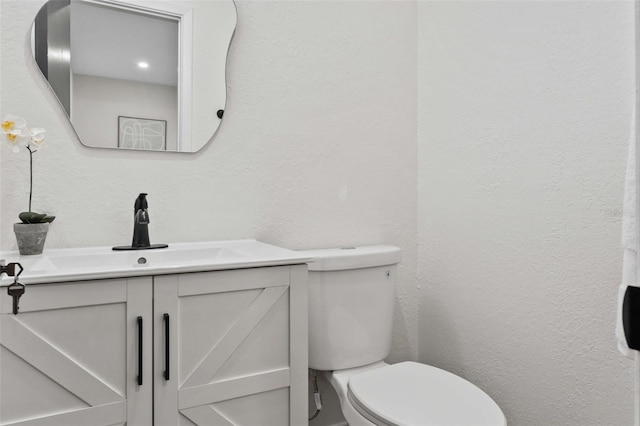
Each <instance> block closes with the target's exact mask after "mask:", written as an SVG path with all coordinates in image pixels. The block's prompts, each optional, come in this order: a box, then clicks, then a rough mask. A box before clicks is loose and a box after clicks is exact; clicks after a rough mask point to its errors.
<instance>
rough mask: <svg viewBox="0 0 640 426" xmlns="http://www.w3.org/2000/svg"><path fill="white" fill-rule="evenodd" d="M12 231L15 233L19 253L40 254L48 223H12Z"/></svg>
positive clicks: (47, 230)
mask: <svg viewBox="0 0 640 426" xmlns="http://www.w3.org/2000/svg"><path fill="white" fill-rule="evenodd" d="M13 232H15V234H16V241H17V242H18V250H20V254H42V250H43V249H44V241H45V240H46V238H47V232H49V224H48V223H14V224H13Z"/></svg>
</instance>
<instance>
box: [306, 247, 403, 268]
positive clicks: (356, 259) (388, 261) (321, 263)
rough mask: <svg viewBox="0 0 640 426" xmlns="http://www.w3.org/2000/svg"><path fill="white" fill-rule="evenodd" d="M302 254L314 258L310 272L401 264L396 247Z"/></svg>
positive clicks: (350, 248) (324, 250)
mask: <svg viewBox="0 0 640 426" xmlns="http://www.w3.org/2000/svg"><path fill="white" fill-rule="evenodd" d="M301 252H302V253H304V254H305V256H308V257H313V258H314V261H313V262H311V263H309V270H310V271H340V270H344V269H359V268H371V267H375V266H384V265H394V264H396V263H400V248H399V247H396V246H387V245H375V246H361V247H341V248H333V249H320V250H303V251H301Z"/></svg>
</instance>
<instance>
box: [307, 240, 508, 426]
mask: <svg viewBox="0 0 640 426" xmlns="http://www.w3.org/2000/svg"><path fill="white" fill-rule="evenodd" d="M305 254H308V255H309V256H312V257H314V258H315V261H314V262H313V263H310V264H309V368H312V369H314V370H321V371H324V372H325V374H326V376H327V378H328V380H329V382H330V383H331V384H332V385H333V387H334V389H335V390H336V393H337V394H338V397H339V399H340V405H341V408H342V413H343V414H344V417H345V419H346V420H347V422H348V423H349V425H350V426H365V425H366V426H371V425H377V426H387V425H398V426H400V425H402V426H505V425H506V424H507V422H506V419H505V417H504V414H503V413H502V411H501V410H500V408H499V407H498V405H497V404H496V403H495V402H494V401H493V400H492V399H491V398H490V397H489V396H488V395H487V394H486V393H484V392H483V391H482V390H480V389H479V388H478V387H476V386H474V385H473V384H471V383H469V382H468V381H466V380H464V379H462V378H461V377H458V376H456V375H455V374H452V373H449V372H447V371H444V370H441V369H439V368H436V367H431V366H428V365H425V364H419V363H416V362H401V363H398V364H392V365H389V364H386V363H385V362H383V361H382V360H383V359H384V358H386V357H387V356H388V355H389V352H390V350H391V333H392V326H393V307H394V302H395V297H394V295H395V283H396V273H397V264H398V263H399V262H400V249H399V248H398V247H393V246H368V247H355V248H353V247H352V248H342V249H327V250H308V251H305Z"/></svg>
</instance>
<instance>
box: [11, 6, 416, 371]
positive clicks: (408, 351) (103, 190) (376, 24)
mask: <svg viewBox="0 0 640 426" xmlns="http://www.w3.org/2000/svg"><path fill="white" fill-rule="evenodd" d="M42 4H43V1H28V2H25V1H2V2H0V15H1V21H0V23H1V29H0V31H1V32H0V36H1V37H0V39H1V45H0V52H1V59H2V68H1V72H2V75H1V77H0V78H1V80H0V83H1V84H0V89H1V91H2V92H1V100H0V115H2V116H4V115H6V114H8V113H13V114H18V115H22V116H24V117H26V118H27V120H28V121H29V123H30V124H32V125H34V126H35V125H37V126H42V127H45V128H46V129H47V130H48V134H49V136H48V141H47V144H48V146H46V148H45V149H42V151H41V152H38V153H37V154H36V155H35V156H34V163H35V174H34V186H35V187H34V205H33V208H34V210H36V211H46V212H48V213H52V214H55V215H56V216H57V219H56V221H55V222H54V223H53V226H52V229H51V231H50V235H49V237H48V239H47V245H46V248H58V247H75V246H95V245H116V244H124V243H127V242H128V241H130V239H131V234H132V228H133V223H132V216H133V212H132V209H133V202H134V200H135V197H136V195H137V194H138V192H148V193H149V197H148V199H149V207H150V216H151V224H150V235H151V241H152V242H169V243H170V242H179V241H201V240H219V239H235V238H251V237H255V238H258V239H260V240H263V241H265V242H269V243H273V244H279V245H282V246H285V247H289V248H293V249H299V248H300V249H301V248H321V247H336V246H342V245H362V244H374V243H388V244H395V245H398V246H400V247H401V248H402V249H403V250H404V260H403V263H402V267H401V270H400V282H399V286H398V300H399V304H398V306H399V309H398V313H397V321H396V334H395V341H394V352H393V358H394V359H407V358H416V357H417V344H416V342H415V338H416V336H417V297H416V294H415V293H416V290H415V269H416V266H415V262H416V259H415V245H416V212H417V207H416V202H417V201H416V196H415V194H416V170H417V169H416V168H417V157H416V150H417V148H416V134H417V130H416V129H417V124H416V123H417V118H416V114H417V113H416V108H417V106H416V103H415V96H416V84H417V83H416V81H417V80H416V60H417V59H416V58H417V55H416V45H417V41H416V37H415V35H416V24H417V20H416V17H415V15H416V4H415V3H409V2H399V3H395V2H375V1H373V2H324V1H323V2H271V1H269V2H257V1H256V2H238V3H237V7H238V26H237V29H236V34H235V38H234V40H233V42H232V44H231V52H230V57H229V73H228V87H229V92H228V104H227V108H226V113H225V118H224V121H223V122H222V125H221V127H220V129H219V130H218V133H217V134H216V136H215V138H214V139H213V141H212V142H211V143H210V144H209V146H207V147H206V148H205V149H203V150H202V151H201V152H200V153H197V154H160V153H150V152H121V151H115V150H103V149H90V148H86V147H84V146H82V145H81V144H80V143H79V142H78V141H77V140H76V138H75V136H74V133H73V131H72V129H71V127H70V126H69V124H68V123H67V122H66V119H65V118H64V114H63V113H62V112H61V111H60V108H59V106H58V105H56V101H54V100H53V98H52V97H51V96H50V93H48V89H47V86H46V84H45V82H44V81H43V79H42V78H41V77H40V76H39V75H38V73H37V72H36V71H35V68H34V66H32V64H31V59H30V58H29V53H28V51H27V45H28V38H27V33H28V31H29V26H30V24H31V21H32V19H33V17H34V16H35V14H36V12H37V10H38V9H39V7H40V6H41V5H42ZM0 148H1V149H0V155H1V156H2V158H1V163H0V165H1V172H0V178H1V180H2V181H1V187H0V189H1V192H2V197H1V198H0V199H1V200H2V205H1V208H0V213H1V214H2V216H1V218H0V219H1V220H0V225H1V226H0V239H1V241H0V249H4V250H7V249H14V248H15V247H16V245H15V238H14V235H13V232H12V226H11V224H12V223H13V222H14V221H15V220H16V218H17V214H18V213H19V212H20V211H23V210H26V209H27V198H28V155H27V152H26V151H25V152H22V153H21V154H20V155H15V154H13V153H12V152H11V151H10V150H9V149H7V147H6V146H2V147H0Z"/></svg>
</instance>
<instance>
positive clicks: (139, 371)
mask: <svg viewBox="0 0 640 426" xmlns="http://www.w3.org/2000/svg"><path fill="white" fill-rule="evenodd" d="M137 323H138V386H142V317H138V318H137Z"/></svg>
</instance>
